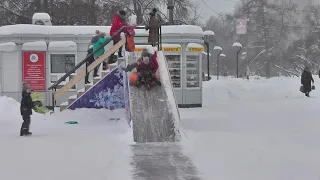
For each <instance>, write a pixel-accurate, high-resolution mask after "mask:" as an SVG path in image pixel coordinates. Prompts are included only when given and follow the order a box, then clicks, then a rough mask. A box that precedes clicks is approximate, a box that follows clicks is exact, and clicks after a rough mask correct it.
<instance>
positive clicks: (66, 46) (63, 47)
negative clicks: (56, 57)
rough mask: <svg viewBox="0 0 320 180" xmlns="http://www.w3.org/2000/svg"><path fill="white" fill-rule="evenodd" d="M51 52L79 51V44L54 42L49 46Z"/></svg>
mask: <svg viewBox="0 0 320 180" xmlns="http://www.w3.org/2000/svg"><path fill="white" fill-rule="evenodd" d="M48 50H49V51H68V52H70V51H71V52H74V51H77V43H75V42H73V41H52V42H50V43H49V45H48Z"/></svg>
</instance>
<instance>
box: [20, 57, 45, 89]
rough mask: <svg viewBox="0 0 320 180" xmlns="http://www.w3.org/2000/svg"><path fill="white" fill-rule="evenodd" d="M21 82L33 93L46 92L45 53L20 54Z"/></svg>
mask: <svg viewBox="0 0 320 180" xmlns="http://www.w3.org/2000/svg"><path fill="white" fill-rule="evenodd" d="M22 81H23V82H26V83H28V84H30V86H31V88H32V90H34V91H45V90H46V52H44V51H23V52H22Z"/></svg>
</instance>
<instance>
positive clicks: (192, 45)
mask: <svg viewBox="0 0 320 180" xmlns="http://www.w3.org/2000/svg"><path fill="white" fill-rule="evenodd" d="M187 51H191V52H203V51H204V47H203V46H202V45H201V44H197V43H189V44H188V45H187Z"/></svg>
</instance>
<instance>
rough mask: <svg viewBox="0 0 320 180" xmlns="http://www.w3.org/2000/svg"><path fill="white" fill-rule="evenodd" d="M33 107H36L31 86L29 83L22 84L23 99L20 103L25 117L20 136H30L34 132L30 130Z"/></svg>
mask: <svg viewBox="0 0 320 180" xmlns="http://www.w3.org/2000/svg"><path fill="white" fill-rule="evenodd" d="M32 109H35V105H34V103H33V101H32V98H31V87H30V85H29V84H27V83H23V85H22V99H21V104H20V114H21V116H22V119H23V123H22V125H21V129H20V136H28V135H31V134H32V133H31V132H30V131H29V128H30V123H31V115H32Z"/></svg>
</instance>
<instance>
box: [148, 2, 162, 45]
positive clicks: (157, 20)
mask: <svg viewBox="0 0 320 180" xmlns="http://www.w3.org/2000/svg"><path fill="white" fill-rule="evenodd" d="M157 12H158V10H157V8H153V9H152V11H151V12H150V13H149V15H150V19H149V23H148V25H147V26H146V30H149V37H148V43H149V44H151V45H152V46H155V45H156V43H157V42H159V37H160V30H159V29H160V27H161V25H162V18H161V17H160V15H159V14H158V13H157Z"/></svg>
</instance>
